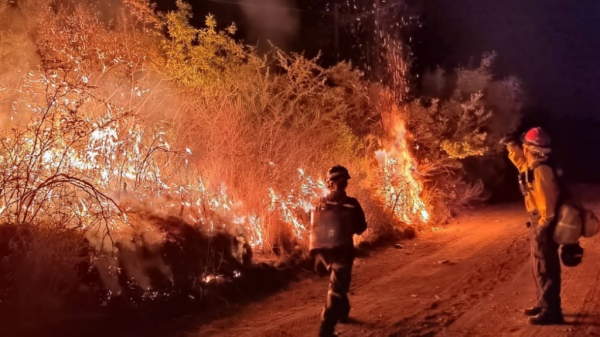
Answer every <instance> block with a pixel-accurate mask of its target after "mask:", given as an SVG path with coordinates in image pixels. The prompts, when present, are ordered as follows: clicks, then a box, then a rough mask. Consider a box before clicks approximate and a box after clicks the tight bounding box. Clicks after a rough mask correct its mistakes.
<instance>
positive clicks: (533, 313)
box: [523, 306, 542, 316]
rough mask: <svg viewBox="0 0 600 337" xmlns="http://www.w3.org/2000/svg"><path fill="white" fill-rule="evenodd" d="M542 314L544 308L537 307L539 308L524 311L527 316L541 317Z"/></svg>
mask: <svg viewBox="0 0 600 337" xmlns="http://www.w3.org/2000/svg"><path fill="white" fill-rule="evenodd" d="M541 312H542V308H540V307H537V306H536V307H531V308H527V309H525V310H523V313H524V314H525V316H536V315H539V314H540V313H541Z"/></svg>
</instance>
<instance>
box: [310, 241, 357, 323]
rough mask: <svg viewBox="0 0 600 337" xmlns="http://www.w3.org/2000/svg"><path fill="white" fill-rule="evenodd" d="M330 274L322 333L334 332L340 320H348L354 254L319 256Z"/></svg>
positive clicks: (331, 253)
mask: <svg viewBox="0 0 600 337" xmlns="http://www.w3.org/2000/svg"><path fill="white" fill-rule="evenodd" d="M316 258H317V259H320V260H321V262H322V263H323V264H325V267H326V268H327V271H328V272H329V291H328V292H327V302H326V304H325V308H324V309H323V314H322V316H321V319H322V324H321V331H322V332H331V333H332V332H333V330H334V328H335V325H336V323H337V322H338V320H340V319H345V318H348V314H350V301H349V300H348V291H349V290H350V280H351V277H352V264H353V262H354V254H353V252H352V251H349V252H343V251H342V252H322V253H320V254H318V255H317V257H316Z"/></svg>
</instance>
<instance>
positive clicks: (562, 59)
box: [160, 0, 600, 120]
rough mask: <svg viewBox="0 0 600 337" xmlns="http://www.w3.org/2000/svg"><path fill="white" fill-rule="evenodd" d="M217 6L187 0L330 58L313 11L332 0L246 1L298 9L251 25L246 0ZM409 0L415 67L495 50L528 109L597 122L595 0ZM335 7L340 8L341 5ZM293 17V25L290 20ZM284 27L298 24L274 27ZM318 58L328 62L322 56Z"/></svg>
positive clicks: (248, 37) (598, 12) (248, 32)
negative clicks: (416, 25)
mask: <svg viewBox="0 0 600 337" xmlns="http://www.w3.org/2000/svg"><path fill="white" fill-rule="evenodd" d="M219 1H222V2H213V1H209V0H191V1H190V2H191V3H192V4H193V6H194V9H195V11H196V15H197V19H198V21H199V22H201V19H202V17H203V16H204V15H205V14H206V13H208V12H211V13H214V14H216V16H217V19H218V20H219V21H220V22H223V23H228V22H231V21H236V24H238V26H239V28H240V32H239V34H238V37H242V38H244V40H245V41H246V42H247V43H250V44H255V43H256V41H257V40H259V39H260V40H261V41H262V42H263V45H264V42H265V41H266V40H268V39H270V40H272V41H273V42H275V43H276V44H277V45H279V46H282V47H283V48H285V49H288V50H293V51H298V52H302V51H304V52H306V54H307V56H313V55H314V54H316V52H317V51H318V50H323V52H324V54H329V53H332V49H331V48H332V44H333V42H332V39H333V37H332V34H333V28H332V22H333V21H332V17H331V15H329V14H324V15H322V14H319V13H316V12H318V11H327V10H329V11H331V8H332V7H331V6H332V5H331V4H332V1H325V0H304V1H293V0H245V2H246V5H244V6H246V9H247V8H252V7H251V5H252V4H258V5H264V6H271V7H273V8H274V7H291V8H297V9H300V11H294V10H290V11H285V10H276V9H273V8H271V9H269V8H268V7H264V8H257V10H258V12H260V13H261V14H262V15H263V16H262V17H261V18H260V19H259V20H258V22H257V21H255V22H252V20H251V19H249V18H248V17H247V16H246V15H245V14H244V6H240V5H236V4H235V3H236V2H244V0H219ZM381 1H382V2H385V1H383V0H381ZM173 2H174V1H169V0H161V1H160V4H161V6H162V7H163V8H168V7H170V6H169V3H171V4H172V3H173ZM355 2H357V1H355ZM387 2H388V3H390V2H393V0H387ZM408 2H409V5H410V6H411V7H412V8H414V9H415V10H416V12H417V13H418V14H419V16H420V17H421V21H422V22H423V24H424V25H423V27H422V28H421V29H419V31H418V32H417V34H416V36H415V39H414V41H413V49H414V50H415V53H416V56H417V62H418V63H417V65H418V66H419V67H420V68H424V67H433V66H435V65H442V66H445V67H454V66H456V65H465V64H467V63H469V61H471V60H475V61H476V60H477V59H478V58H479V57H480V55H481V54H482V53H484V52H486V51H496V52H497V53H498V58H497V67H496V69H495V70H496V72H497V73H498V74H500V75H502V76H504V75H516V76H517V77H519V78H521V79H522V81H523V85H524V87H525V90H526V93H527V94H528V97H527V98H528V99H527V103H528V106H527V108H528V109H530V110H534V111H537V112H538V113H541V114H546V113H549V114H551V115H553V116H560V115H562V116H565V115H567V116H572V117H580V118H585V117H593V118H595V119H598V120H600V100H599V99H598V96H599V95H600V84H599V80H598V79H599V78H600V76H599V75H600V67H599V66H600V62H599V61H600V37H599V35H598V34H599V33H600V1H598V0H577V1H566V0H485V1H484V0H426V1H422V0H412V1H410V0H409V1H408ZM341 3H344V4H343V5H341V7H342V8H344V6H345V3H347V2H346V1H343V2H341ZM248 4H249V5H248ZM395 10H399V9H398V8H396V9H395ZM294 20H295V21H296V22H291V21H294ZM286 23H290V24H291V25H292V26H293V25H296V26H297V27H296V28H295V29H294V28H293V27H292V29H290V28H289V27H285V28H282V29H279V28H278V27H283V26H285V25H286ZM282 31H283V32H282ZM344 34H346V39H343V40H342V44H344V45H343V46H342V49H345V50H347V51H349V50H350V46H349V44H352V45H353V47H354V49H353V50H354V53H356V46H357V45H358V44H359V42H358V41H356V40H352V39H351V38H348V37H347V35H349V34H351V32H349V31H348V30H344V29H342V35H344ZM342 38H344V36H342ZM344 56H348V53H346V55H342V57H344ZM324 60H325V61H326V62H327V61H328V58H327V56H326V57H325V59H324ZM329 60H331V58H329ZM357 63H358V62H357Z"/></svg>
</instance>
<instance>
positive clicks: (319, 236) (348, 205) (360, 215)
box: [311, 165, 367, 336]
mask: <svg viewBox="0 0 600 337" xmlns="http://www.w3.org/2000/svg"><path fill="white" fill-rule="evenodd" d="M349 179H350V174H349V173H348V170H347V169H346V168H344V167H343V166H340V165H336V166H334V167H332V168H331V169H329V171H328V172H327V180H326V181H327V189H328V190H329V194H328V195H327V196H326V197H324V198H321V199H320V200H319V202H318V204H317V206H316V209H315V212H314V214H313V228H312V233H311V253H312V254H314V255H315V261H317V263H318V264H319V263H320V264H323V265H324V266H325V268H326V270H327V272H328V274H329V291H328V292H327V302H326V304H325V308H324V309H323V312H322V314H321V327H320V330H319V336H333V335H334V330H335V325H336V324H337V323H338V322H340V323H346V322H347V321H348V318H349V314H350V302H349V300H348V290H349V288H350V278H351V275H352V264H353V263H354V242H353V239H352V237H353V235H354V234H359V235H360V234H362V233H363V232H364V231H365V230H366V229H367V222H366V220H365V214H364V212H363V210H362V207H361V206H360V204H359V202H358V200H356V199H355V198H351V197H349V196H348V195H346V187H347V186H348V180H349ZM315 214H321V215H320V217H319V218H318V219H320V220H314V219H315ZM317 229H319V230H317Z"/></svg>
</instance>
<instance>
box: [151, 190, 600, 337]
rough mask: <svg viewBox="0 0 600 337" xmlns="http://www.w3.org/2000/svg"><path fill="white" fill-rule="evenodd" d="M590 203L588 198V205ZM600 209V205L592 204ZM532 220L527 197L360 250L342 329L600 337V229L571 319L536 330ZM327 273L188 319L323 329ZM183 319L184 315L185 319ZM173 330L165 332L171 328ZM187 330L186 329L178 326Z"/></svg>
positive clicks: (578, 275) (575, 281) (247, 330)
mask: <svg viewBox="0 0 600 337" xmlns="http://www.w3.org/2000/svg"><path fill="white" fill-rule="evenodd" d="M588 205H590V204H589V203H588ZM591 205H595V207H594V210H595V212H596V213H597V214H600V203H598V202H594V203H592V204H591ZM525 221H526V219H525V217H524V214H523V208H522V206H521V205H520V204H515V205H511V206H502V207H486V208H483V209H478V210H476V211H474V212H473V214H472V215H468V216H464V217H462V218H461V219H459V220H457V221H456V222H455V223H453V224H451V225H449V226H448V227H445V228H443V229H440V230H438V231H436V232H434V233H429V234H425V235H423V236H421V237H420V238H419V239H417V240H413V241H408V242H404V243H403V244H404V248H403V249H386V250H383V251H379V252H374V253H372V254H371V256H367V257H360V258H358V259H357V260H356V262H355V265H354V267H355V268H354V273H353V281H352V287H351V293H350V301H351V304H352V311H351V317H353V318H354V319H356V320H357V321H358V323H355V324H351V325H338V328H337V331H338V332H339V334H340V335H341V336H505V335H515V336H586V335H589V336H595V335H600V326H599V325H600V311H599V309H600V291H598V287H597V286H598V283H599V281H600V264H599V263H598V261H600V245H599V241H600V236H597V237H595V238H593V239H587V240H584V241H583V242H582V246H583V247H584V249H585V256H584V262H583V263H582V264H581V265H580V266H578V267H576V268H563V292H562V293H563V307H564V313H565V318H566V321H567V324H565V325H562V326H549V327H533V326H529V325H527V324H526V322H525V320H526V319H525V317H524V316H523V315H522V314H521V310H522V309H523V308H525V307H529V306H531V305H533V303H534V284H533V282H532V276H531V271H530V265H529V242H528V239H527V229H526V228H525V225H524V222H525ZM326 291H327V280H326V279H323V278H317V277H312V278H309V279H305V280H302V281H299V282H296V283H293V284H292V285H291V286H290V287H289V288H288V289H287V290H285V291H282V292H280V293H278V294H275V295H273V296H271V297H268V298H266V299H264V300H262V301H261V302H259V303H254V304H251V305H248V306H247V307H245V308H242V309H239V310H236V311H235V313H231V314H230V315H228V316H225V317H222V318H219V319H217V320H216V321H212V322H211V323H208V324H203V325H201V324H199V323H198V324H194V323H193V320H194V319H195V318H193V317H188V318H187V319H186V320H187V321H186V322H185V325H186V326H191V328H190V329H186V330H187V331H186V333H184V335H187V336H238V337H242V336H316V333H317V329H318V320H319V318H318V316H319V313H320V310H321V308H322V305H323V302H324V299H325V294H326ZM180 323H183V322H180ZM171 328H174V327H173V326H172V327H165V330H163V331H162V332H163V333H165V334H169V335H171V333H169V330H170V329H171ZM177 334H181V332H179V333H177Z"/></svg>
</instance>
